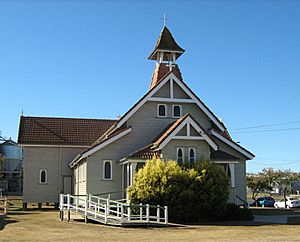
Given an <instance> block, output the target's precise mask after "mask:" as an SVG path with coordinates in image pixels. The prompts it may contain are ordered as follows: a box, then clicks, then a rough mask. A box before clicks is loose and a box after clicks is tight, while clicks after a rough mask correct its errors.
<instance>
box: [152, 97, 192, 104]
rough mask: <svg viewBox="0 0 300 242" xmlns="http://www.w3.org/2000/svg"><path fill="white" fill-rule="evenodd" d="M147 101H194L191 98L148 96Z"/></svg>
mask: <svg viewBox="0 0 300 242" xmlns="http://www.w3.org/2000/svg"><path fill="white" fill-rule="evenodd" d="M147 101H149V102H165V103H196V102H195V101H194V100H193V99H187V98H168V97H150V98H149V99H148V100H147Z"/></svg>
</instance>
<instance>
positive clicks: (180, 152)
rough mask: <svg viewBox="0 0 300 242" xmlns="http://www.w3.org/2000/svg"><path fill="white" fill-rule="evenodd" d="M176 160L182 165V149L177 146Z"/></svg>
mask: <svg viewBox="0 0 300 242" xmlns="http://www.w3.org/2000/svg"><path fill="white" fill-rule="evenodd" d="M177 162H178V163H179V164H180V165H182V164H183V149H182V148H177Z"/></svg>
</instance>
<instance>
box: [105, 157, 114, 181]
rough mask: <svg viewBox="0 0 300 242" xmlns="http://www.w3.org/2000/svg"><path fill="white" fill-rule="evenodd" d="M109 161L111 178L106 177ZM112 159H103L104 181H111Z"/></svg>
mask: <svg viewBox="0 0 300 242" xmlns="http://www.w3.org/2000/svg"><path fill="white" fill-rule="evenodd" d="M106 163H109V164H110V178H106V177H105V164H106ZM112 174H113V172H112V161H111V160H103V180H104V181H111V180H112Z"/></svg>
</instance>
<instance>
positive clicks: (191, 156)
mask: <svg viewBox="0 0 300 242" xmlns="http://www.w3.org/2000/svg"><path fill="white" fill-rule="evenodd" d="M195 160H196V154H195V149H194V148H190V149H189V161H190V165H194V164H195Z"/></svg>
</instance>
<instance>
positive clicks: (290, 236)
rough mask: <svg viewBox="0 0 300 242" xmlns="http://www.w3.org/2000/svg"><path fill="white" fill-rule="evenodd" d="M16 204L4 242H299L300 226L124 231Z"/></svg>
mask: <svg viewBox="0 0 300 242" xmlns="http://www.w3.org/2000/svg"><path fill="white" fill-rule="evenodd" d="M19 205H20V203H19V204H12V206H11V207H10V209H9V215H8V217H7V218H5V219H0V240H1V241H20V240H23V241H62V240H63V241H124V242H126V241H160V242H161V241H288V240H290V241H292V240H294V241H296V240H299V239H300V237H299V235H298V234H299V230H300V225H262V224H255V223H253V222H235V223H228V222H227V223H220V224H211V225H193V226H180V227H167V228H120V227H112V226H105V225H101V224H95V223H88V224H85V223H84V222H83V220H82V219H80V220H76V221H74V220H71V221H70V222H66V221H63V222H60V221H59V219H58V211H55V210H53V209H43V210H42V211H39V210H37V209H35V208H33V207H31V208H30V209H29V210H28V211H21V210H20V207H19ZM73 218H74V217H73Z"/></svg>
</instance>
